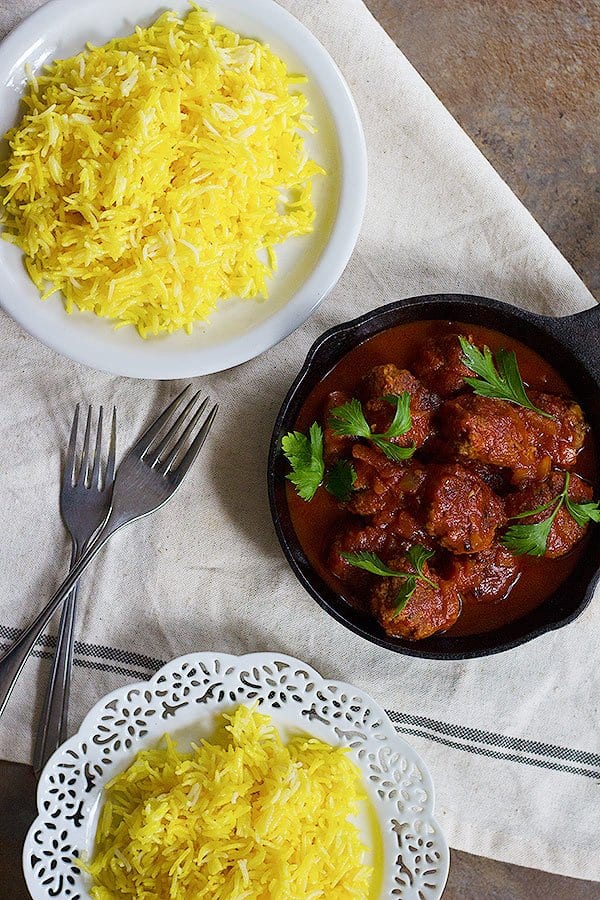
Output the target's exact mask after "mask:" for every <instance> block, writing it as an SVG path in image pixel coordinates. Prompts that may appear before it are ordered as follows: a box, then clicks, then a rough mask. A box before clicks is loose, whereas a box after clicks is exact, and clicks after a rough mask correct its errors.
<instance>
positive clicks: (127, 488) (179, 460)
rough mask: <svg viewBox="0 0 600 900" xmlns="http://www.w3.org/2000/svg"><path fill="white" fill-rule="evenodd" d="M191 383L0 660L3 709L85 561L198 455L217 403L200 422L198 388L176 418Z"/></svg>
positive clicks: (156, 504) (130, 457)
mask: <svg viewBox="0 0 600 900" xmlns="http://www.w3.org/2000/svg"><path fill="white" fill-rule="evenodd" d="M190 388H191V385H188V386H187V387H186V388H184V390H183V391H182V392H181V394H179V396H178V397H176V398H175V400H173V402H172V403H171V404H170V405H169V406H168V407H167V409H166V410H165V411H164V412H163V413H162V415H160V416H159V417H158V419H157V420H156V422H154V424H153V425H151V426H150V428H149V429H148V430H147V431H146V432H145V433H144V435H143V436H142V437H141V438H140V439H139V441H138V442H137V444H135V445H134V446H133V447H132V448H131V450H130V451H129V452H128V453H127V455H126V456H125V457H124V459H123V461H122V463H121V465H120V466H119V468H118V470H117V474H116V476H115V482H114V486H113V496H112V506H111V510H110V513H109V515H108V518H107V520H106V522H105V523H104V526H103V527H102V529H101V530H100V532H99V533H98V534H97V535H96V537H95V538H94V539H93V540H92V542H91V544H90V546H89V547H88V549H87V550H86V551H85V552H84V554H83V555H82V557H81V558H80V560H79V562H77V563H75V565H74V566H73V568H72V569H71V571H70V572H69V574H68V575H67V577H66V578H65V580H64V581H63V583H62V584H61V586H60V587H59V588H58V590H57V591H56V593H55V594H54V596H53V597H51V599H50V600H49V601H48V603H47V604H46V606H45V607H44V608H43V610H42V611H41V612H40V613H39V614H38V616H37V617H36V618H35V619H34V621H33V622H32V623H31V625H30V626H29V628H27V629H26V630H25V631H24V632H23V634H22V635H21V637H20V638H19V640H18V641H17V642H16V643H15V644H13V646H12V647H11V648H10V650H9V651H8V652H7V653H5V654H4V656H3V657H2V658H1V659H0V714H1V713H2V712H3V711H4V708H5V706H6V702H7V700H8V698H9V697H10V694H11V691H12V689H13V687H14V685H15V682H16V680H17V678H18V677H19V674H20V672H21V670H22V668H23V666H24V664H25V661H26V659H27V657H28V656H29V654H30V652H31V650H32V648H33V646H34V644H35V642H36V641H37V639H38V637H39V635H40V633H41V632H42V631H43V629H44V628H45V626H46V623H47V622H48V619H49V618H50V616H51V615H52V613H53V612H54V610H55V609H56V608H57V607H58V606H59V605H60V604H61V603H62V602H63V600H64V599H65V597H66V596H67V594H68V593H69V591H70V590H71V588H72V587H73V585H74V584H75V583H76V582H77V581H78V579H79V577H80V576H81V573H82V572H83V571H84V569H85V568H86V566H88V565H89V564H90V562H91V561H92V560H93V558H94V557H95V556H96V554H97V553H98V552H99V551H100V550H101V549H102V547H103V546H104V545H105V544H106V542H107V541H108V539H109V538H110V537H111V536H112V535H113V534H114V533H115V532H116V531H118V530H119V529H120V528H122V527H123V526H124V525H127V524H128V523H129V522H134V521H135V520H136V519H141V518H142V516H147V515H148V514H149V513H151V512H154V510H155V509H159V508H160V507H161V506H163V505H164V504H165V503H166V502H167V500H169V499H170V498H171V497H172V496H173V494H174V493H175V491H176V490H177V488H178V487H179V485H180V484H181V482H182V481H183V479H184V478H185V476H186V474H187V473H188V471H189V469H190V466H191V465H192V463H193V462H194V460H195V459H196V457H197V456H198V453H199V452H200V449H201V447H202V444H203V443H204V441H205V440H206V436H207V434H208V432H209V431H210V429H211V427H212V423H213V421H214V418H215V416H216V414H217V410H218V404H215V405H214V406H213V407H212V409H211V410H210V412H209V413H208V414H207V416H206V417H205V419H204V421H203V422H202V423H201V424H200V420H201V417H202V414H203V413H204V410H205V409H206V406H207V404H208V398H206V399H205V400H204V401H203V402H202V403H201V404H200V406H199V407H198V408H197V409H195V407H196V405H197V402H198V399H199V397H200V391H198V392H197V393H195V394H194V395H193V397H192V398H191V399H190V400H189V402H188V403H187V404H186V406H185V409H184V410H183V412H182V413H181V414H180V415H179V416H178V417H177V418H175V416H174V414H175V412H176V411H177V410H178V409H179V408H180V406H181V404H182V403H183V401H184V399H186V397H189V390H190ZM186 420H187V424H186ZM167 426H170V427H169V430H168V431H167V433H166V434H165V435H164V436H163V437H162V438H160V439H159V437H160V435H161V433H162V432H163V430H164V429H165V428H167ZM182 429H183V430H182ZM186 447H187V450H186Z"/></svg>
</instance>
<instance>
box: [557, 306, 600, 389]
mask: <svg viewBox="0 0 600 900" xmlns="http://www.w3.org/2000/svg"><path fill="white" fill-rule="evenodd" d="M548 324H549V325H550V330H551V331H553V332H554V333H555V334H556V336H557V337H558V338H559V339H560V340H561V341H562V342H563V343H565V344H566V345H567V346H568V347H569V349H570V350H571V351H572V352H573V353H574V354H575V356H578V357H579V359H581V361H582V362H583V364H584V365H585V366H586V368H588V369H589V370H590V371H591V372H592V373H593V375H594V377H595V378H596V380H597V381H599V382H600V303H598V304H597V305H596V306H593V307H591V309H584V310H583V312H580V313H576V314H575V315H574V316H562V317H561V318H556V319H550V320H549V322H548Z"/></svg>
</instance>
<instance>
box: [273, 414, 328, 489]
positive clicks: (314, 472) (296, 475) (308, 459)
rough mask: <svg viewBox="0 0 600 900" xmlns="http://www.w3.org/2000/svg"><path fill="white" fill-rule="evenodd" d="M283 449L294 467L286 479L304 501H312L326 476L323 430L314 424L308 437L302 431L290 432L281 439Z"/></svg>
mask: <svg viewBox="0 0 600 900" xmlns="http://www.w3.org/2000/svg"><path fill="white" fill-rule="evenodd" d="M281 447H282V449H283V452H284V454H285V456H286V457H287V459H288V460H289V462H290V465H291V467H292V471H291V472H290V473H289V475H286V478H287V479H288V480H289V481H291V482H292V484H293V485H294V487H295V488H296V490H297V492H298V494H299V496H300V497H302V499H303V500H312V498H313V497H314V495H315V493H316V490H317V488H318V487H319V485H320V484H321V482H322V481H323V475H324V474H325V464H324V462H323V429H322V428H321V426H320V425H319V424H318V423H317V422H313V424H312V425H311V426H310V428H309V430H308V437H307V436H306V435H305V434H302V432H300V431H290V432H289V433H288V434H286V435H284V437H282V438H281Z"/></svg>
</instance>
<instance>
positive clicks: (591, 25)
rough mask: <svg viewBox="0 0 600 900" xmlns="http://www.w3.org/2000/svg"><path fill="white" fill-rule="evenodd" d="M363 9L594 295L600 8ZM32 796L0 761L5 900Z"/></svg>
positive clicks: (499, 879)
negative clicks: (397, 48)
mask: <svg viewBox="0 0 600 900" xmlns="http://www.w3.org/2000/svg"><path fill="white" fill-rule="evenodd" d="M315 2H318V0H315ZM367 5H368V6H369V7H370V9H371V11H372V12H373V14H374V15H375V17H376V18H377V19H378V20H379V21H380V22H381V24H382V25H383V27H384V28H385V29H386V30H387V32H388V33H389V34H390V35H391V37H392V38H393V39H394V40H395V41H396V43H397V44H398V46H399V47H400V48H401V49H402V50H403V52H404V53H405V55H406V56H407V57H408V59H409V60H410V61H411V62H412V63H413V65H414V66H415V68H416V69H417V70H418V71H419V72H420V73H421V75H422V76H423V77H424V78H425V80H426V81H427V82H428V83H429V84H430V86H431V87H432V88H433V89H434V91H435V92H436V93H437V95H438V96H439V97H440V99H441V100H442V102H443V103H444V104H445V105H446V106H447V108H448V109H449V110H450V112H451V113H452V114H453V115H454V116H455V117H456V119H458V121H459V122H460V124H461V125H462V127H463V128H464V129H465V131H466V132H467V133H468V134H469V135H470V136H471V137H472V138H473V140H474V141H475V143H476V144H477V145H478V146H479V147H480V149H481V150H482V151H483V153H484V154H485V155H486V156H487V158H488V159H489V160H490V162H491V163H492V164H493V165H494V166H495V168H496V169H497V170H498V172H500V174H501V175H502V177H503V178H504V179H505V180H506V181H507V182H508V184H509V185H510V187H511V188H512V189H513V191H515V193H516V194H517V195H518V196H519V197H520V199H521V200H522V201H523V203H524V204H525V206H526V207H527V208H528V209H529V210H530V212H531V213H532V214H533V215H534V217H535V218H536V219H537V221H538V222H539V223H540V225H541V226H542V227H543V228H544V230H545V231H546V232H547V233H548V234H549V235H550V237H551V238H552V240H553V241H554V242H555V243H556V245H557V246H558V247H559V248H560V250H561V251H562V252H563V254H564V255H565V256H566V257H567V259H568V260H569V262H571V264H572V265H573V266H574V268H575V269H576V271H577V272H578V273H579V275H580V276H581V277H582V278H583V280H584V281H585V282H586V284H587V286H588V287H589V288H590V290H591V291H592V292H593V293H594V294H595V296H596V297H597V298H599V299H600V268H599V265H598V258H597V243H598V224H597V223H598V220H599V219H600V190H599V182H598V161H599V159H600V127H599V126H600V121H599V113H598V95H599V93H600V50H599V44H600V3H598V2H592V0H587V2H584V0H487V2H485V0H367ZM34 792H35V781H34V778H33V773H32V771H31V769H30V768H29V767H27V766H19V765H16V764H14V763H13V764H11V763H0V900H27V897H28V893H27V890H26V888H25V885H24V882H23V878H22V875H21V860H20V854H21V846H22V843H23V839H24V836H25V833H26V831H27V828H28V826H29V823H30V822H31V821H32V819H33V817H34V811H35V800H34ZM597 850H598V848H597V847H596V848H593V847H590V852H597ZM274 900H275V898H274ZM445 900H600V885H598V884H592V883H590V882H585V881H577V880H575V879H569V878H560V877H558V876H555V875H549V874H547V873H543V872H537V871H535V870H533V869H525V868H521V867H519V866H511V865H508V864H506V863H500V862H495V861H493V860H488V859H484V858H481V857H476V856H471V855H469V854H467V853H459V852H453V855H452V865H451V870H450V879H449V882H448V888H447V891H446V894H445Z"/></svg>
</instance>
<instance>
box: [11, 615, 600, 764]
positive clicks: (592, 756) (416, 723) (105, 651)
mask: <svg viewBox="0 0 600 900" xmlns="http://www.w3.org/2000/svg"><path fill="white" fill-rule="evenodd" d="M22 633H23V631H22V630H21V629H20V628H12V627H9V626H6V625H0V636H2V637H5V638H8V639H9V640H11V641H14V640H16V639H17V638H19V637H20V635H21V634H22ZM38 645H41V646H44V647H48V648H49V650H47V651H42V650H33V651H32V655H33V656H37V657H40V658H42V659H51V658H52V652H51V650H52V649H53V648H54V647H55V645H56V638H55V637H53V636H50V635H42V636H41V637H40V638H39V640H38ZM4 647H5V648H8V644H5V645H4ZM3 649H4V648H3ZM75 652H76V654H79V656H82V655H83V656H92V657H98V658H100V659H107V660H115V661H117V662H121V663H124V664H125V666H126V665H127V664H128V663H130V664H132V665H137V666H139V667H140V668H144V669H146V671H139V670H138V669H132V668H129V667H127V668H126V667H124V666H115V665H112V664H111V663H102V662H95V661H92V660H89V659H81V658H78V656H75V657H74V659H73V663H74V665H76V666H79V667H81V668H86V669H93V670H97V671H103V672H112V673H114V674H116V675H124V676H126V677H133V678H136V679H139V680H146V679H147V678H148V672H151V673H154V672H156V671H157V670H158V669H160V667H161V666H163V665H164V664H165V661H164V660H161V659H157V658H156V657H151V656H145V655H144V654H140V653H133V652H130V651H127V650H120V649H118V648H116V647H106V646H104V645H102V644H86V643H83V642H81V641H75ZM386 713H387V715H388V716H389V718H390V720H391V721H392V722H393V723H394V725H395V727H396V731H398V732H404V733H406V734H414V735H416V736H418V737H425V738H428V739H429V740H431V741H436V742H437V743H439V744H444V745H445V746H448V747H452V748H454V749H457V750H464V751H467V752H469V753H479V754H480V755H481V756H489V757H492V758H495V759H505V760H508V761H510V762H521V763H525V764H527V765H536V766H540V767H542V768H546V769H553V770H556V771H564V772H569V773H571V774H573V775H587V776H588V777H592V778H597V777H600V771H598V772H590V771H588V770H587V769H579V768H576V767H574V766H568V765H562V766H561V765H558V764H557V763H553V762H552V761H551V760H537V759H535V758H533V757H526V756H516V755H515V754H513V753H501V752H497V751H494V750H491V749H489V748H488V749H486V748H481V747H475V746H473V745H469V744H462V743H461V744H459V743H456V742H455V741H450V740H448V739H447V738H444V737H442V736H441V735H447V736H448V737H456V738H458V739H459V740H465V741H476V742H478V743H482V744H487V745H489V747H497V748H504V749H505V750H515V751H518V752H523V753H536V754H539V755H540V756H547V757H552V758H554V759H559V760H563V761H565V762H576V763H580V764H582V765H588V766H591V767H593V766H598V767H600V755H599V754H596V753H590V752H588V751H585V750H574V749H572V748H570V747H559V746H558V745H556V744H547V743H544V742H542V741H531V740H526V739H524V738H515V737H511V736H510V735H504V734H499V733H497V732H493V731H483V730H481V729H478V728H468V727H466V726H463V725H453V724H451V723H449V722H440V721H439V720H437V719H428V718H426V717H425V716H412V715H410V714H408V713H399V712H396V710H389V709H386ZM408 726H413V727H412V728H411V727H408ZM415 728H419V729H424V728H425V729H428V730H429V731H432V732H434V733H433V734H430V733H428V732H426V731H423V730H415Z"/></svg>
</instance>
